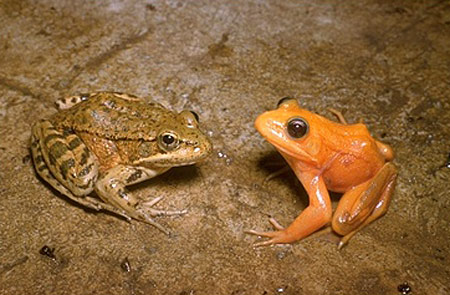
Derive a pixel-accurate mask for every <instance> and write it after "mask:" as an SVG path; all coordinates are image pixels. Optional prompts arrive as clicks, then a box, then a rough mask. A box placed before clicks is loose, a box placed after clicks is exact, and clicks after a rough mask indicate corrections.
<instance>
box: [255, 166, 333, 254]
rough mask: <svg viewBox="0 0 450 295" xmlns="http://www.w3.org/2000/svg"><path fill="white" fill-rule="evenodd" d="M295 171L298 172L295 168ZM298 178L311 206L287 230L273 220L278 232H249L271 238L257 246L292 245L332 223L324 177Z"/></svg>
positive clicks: (308, 173)
mask: <svg viewBox="0 0 450 295" xmlns="http://www.w3.org/2000/svg"><path fill="white" fill-rule="evenodd" d="M291 167H293V166H292V165H291ZM293 169H294V171H295V170H296V169H295V167H293ZM297 177H299V179H300V180H301V182H302V183H303V185H304V186H305V189H306V191H307V193H308V196H309V206H308V207H307V208H306V209H305V210H303V212H302V213H301V214H300V215H299V216H298V217H297V218H296V219H295V220H294V222H292V223H291V225H289V226H288V227H287V228H285V229H283V228H282V227H281V226H280V225H279V224H278V223H277V222H276V221H275V220H274V219H271V220H270V222H271V223H272V225H273V226H274V227H275V228H276V229H278V230H277V231H274V232H260V231H255V230H250V231H247V233H250V234H254V235H258V236H263V237H268V238H270V240H267V241H264V242H260V243H256V244H255V246H266V245H271V244H284V243H292V242H295V241H298V240H301V239H303V238H305V237H307V236H309V235H310V234H312V233H314V232H315V231H317V230H318V229H320V228H321V227H323V226H324V225H326V224H327V223H329V222H330V221H331V201H330V197H329V194H328V190H327V188H326V186H325V182H324V180H323V179H322V177H321V176H320V175H318V173H311V172H304V173H298V174H297Z"/></svg>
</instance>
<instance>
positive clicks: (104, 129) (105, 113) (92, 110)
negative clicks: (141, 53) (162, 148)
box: [51, 92, 176, 140]
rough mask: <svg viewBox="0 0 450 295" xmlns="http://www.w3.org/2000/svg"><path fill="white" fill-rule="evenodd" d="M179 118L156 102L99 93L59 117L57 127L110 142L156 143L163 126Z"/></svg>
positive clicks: (53, 118)
mask: <svg viewBox="0 0 450 295" xmlns="http://www.w3.org/2000/svg"><path fill="white" fill-rule="evenodd" d="M175 116H176V115H175V114H174V113H173V112H171V111H169V110H167V109H166V108H164V107H163V106H162V105H160V104H158V103H155V102H147V101H145V100H144V99H141V98H137V97H136V98H133V97H131V96H130V99H124V97H123V95H121V94H117V93H113V92H99V93H96V94H94V95H92V96H90V97H89V99H88V100H86V101H83V102H80V103H78V104H76V105H74V106H73V107H71V108H69V109H66V110H62V111H60V112H59V113H57V114H55V115H54V116H53V117H52V118H51V120H52V122H53V123H54V124H55V126H57V127H60V128H69V129H71V130H73V131H75V132H85V133H90V134H95V135H98V136H101V137H104V138H110V139H136V140H137V139H141V140H153V139H154V138H155V137H156V134H157V132H158V130H159V129H160V128H161V126H162V125H163V124H167V123H169V122H173V121H174V120H175Z"/></svg>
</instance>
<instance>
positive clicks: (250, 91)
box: [0, 0, 450, 295]
mask: <svg viewBox="0 0 450 295" xmlns="http://www.w3.org/2000/svg"><path fill="white" fill-rule="evenodd" d="M310 2H311V1H275V0H273V1H264V0H261V1H245V2H244V1H206V0H204V1H189V2H188V1H160V2H158V1H137V0H136V1H119V0H110V1H56V0H54V1H50V0H42V1H29V0H27V1H16V0H3V1H1V2H0V167H1V169H0V181H1V187H0V196H1V197H0V294H345V295H349V294H358V295H362V294H370V295H373V294H398V291H397V286H398V285H399V284H401V283H403V282H405V281H406V282H408V283H409V285H410V286H411V288H412V291H413V293H412V294H450V290H449V287H448V286H450V279H449V278H450V267H449V264H450V263H449V260H450V246H449V236H450V213H449V212H450V211H449V207H450V198H449V195H450V188H449V179H450V169H449V168H445V167H443V165H444V164H445V163H446V161H447V157H448V155H449V153H450V99H449V97H450V86H449V85H450V63H449V60H450V50H449V48H450V4H449V2H448V1H414V2H413V1H406V0H405V1H396V2H395V3H391V1H376V0H372V1H369V0H366V1H345V2H343V1H316V2H315V3H310ZM95 90H115V91H123V92H129V93H134V94H137V95H140V96H145V97H151V98H153V99H155V100H157V101H159V102H161V103H162V104H164V105H166V106H168V107H169V108H171V109H173V110H177V111H179V110H181V109H183V108H188V109H192V110H194V111H196V112H197V113H198V114H200V116H201V123H202V125H203V126H204V129H205V130H206V131H208V132H209V133H210V134H211V136H212V140H213V142H214V144H215V150H214V154H213V156H212V157H210V158H209V159H208V160H207V161H205V162H203V163H201V164H199V165H197V166H195V167H185V168H177V169H173V170H171V171H169V172H168V173H166V174H165V175H163V176H161V177H158V178H155V179H153V180H150V181H148V182H146V183H143V184H141V185H138V186H137V187H136V190H135V191H136V193H137V194H139V196H141V197H142V198H145V197H150V196H153V195H157V196H165V199H164V201H162V202H161V206H162V207H164V208H185V207H186V208H189V213H188V214H187V215H186V216H184V217H175V218H168V217H165V218H159V219H158V221H160V222H161V223H163V224H165V225H166V226H168V227H170V228H171V230H172V232H173V234H172V235H171V236H166V235H164V234H163V233H161V232H160V231H158V230H157V229H155V228H154V227H151V226H148V225H145V224H142V223H138V222H132V223H131V224H130V223H127V222H126V221H124V220H122V219H120V218H117V217H116V216H113V215H109V214H105V213H94V212H90V211H86V210H84V209H83V208H81V207H79V206H77V205H75V204H74V203H73V202H70V201H69V200H68V199H67V198H64V197H62V196H60V195H58V194H56V193H55V191H53V190H51V189H50V188H49V187H48V186H47V185H45V184H44V183H43V182H42V181H41V180H39V179H38V178H37V177H36V175H35V173H34V170H33V168H32V165H31V162H30V158H29V157H28V154H29V153H28V147H29V137H30V129H31V125H32V123H33V122H35V121H36V120H38V119H40V118H42V117H45V116H48V115H50V114H52V113H54V112H55V111H56V110H55V108H54V107H53V102H54V101H55V100H56V99H57V98H58V97H61V96H65V95H71V94H76V93H80V92H88V91H95ZM283 96H293V97H297V98H298V99H299V100H300V102H301V104H302V105H304V106H305V107H306V108H308V109H311V110H314V111H317V112H319V113H322V114H325V115H327V116H329V113H327V112H326V108H328V107H333V108H336V109H340V110H342V111H343V112H344V114H345V115H346V117H347V119H348V120H349V121H351V122H355V121H357V120H358V119H359V118H364V120H365V122H366V124H367V125H368V126H369V129H370V130H371V131H372V133H373V134H374V136H375V137H377V138H380V139H382V140H383V141H386V142H388V143H390V144H391V145H392V146H393V147H394V149H395V151H396V155H397V156H396V164H397V165H398V167H399V168H400V175H399V179H398V185H397V189H396V192H395V196H394V199H393V201H392V203H391V207H390V210H389V212H388V214H387V215H386V216H385V217H384V218H382V219H380V220H379V221H377V222H375V223H374V224H373V225H371V226H369V227H368V228H366V229H364V230H363V231H362V232H360V233H358V234H357V235H356V236H355V237H354V238H353V239H352V240H351V242H350V244H349V245H348V246H347V247H345V248H344V249H343V250H341V251H338V250H337V249H336V245H335V244H334V243H333V242H332V241H330V240H327V239H323V238H310V239H306V240H304V241H301V242H299V243H295V244H293V245H284V246H275V247H266V248H258V249H253V248H252V243H254V242H255V240H256V239H257V238H256V237H254V236H250V235H246V234H244V233H243V231H244V230H245V229H252V228H255V229H270V226H269V223H268V221H267V219H268V215H273V216H274V217H276V218H277V219H278V220H279V221H280V222H281V223H282V224H285V225H287V224H289V223H290V222H291V221H292V220H293V219H294V218H295V217H296V216H297V215H298V214H299V212H300V211H301V210H302V209H304V208H305V206H306V205H307V196H306V195H305V192H304V190H303V189H302V186H301V184H300V183H299V182H298V181H297V180H296V178H295V177H294V175H293V174H292V173H291V174H285V175H283V176H282V177H278V178H276V179H274V180H272V181H270V182H268V183H267V184H265V185H263V180H264V178H265V177H266V176H267V175H268V174H269V173H270V172H271V171H273V169H272V168H267V167H266V166H267V164H270V163H271V162H276V163H278V162H280V161H281V160H280V157H279V156H278V155H277V153H276V152H275V151H274V149H273V147H272V146H270V144H268V143H267V142H265V141H264V140H263V139H262V138H261V136H259V135H258V134H257V132H256V131H255V129H254V128H253V120H254V119H255V117H256V116H257V115H258V114H260V113H261V112H263V111H264V110H267V109H271V108H273V107H274V106H275V104H276V102H277V101H278V100H279V98H280V97H283ZM329 117H331V116H329ZM224 154H225V155H226V156H227V157H224V156H223V155H224ZM337 200H338V198H334V203H336V202H337ZM44 245H47V246H49V247H51V248H55V250H54V255H55V257H56V260H52V259H51V258H49V257H46V256H43V255H41V254H39V250H40V249H41V248H42V247H43V246H44ZM125 259H128V261H129V265H130V267H131V271H130V272H125V271H124V270H123V267H121V265H122V264H123V263H124V261H125Z"/></svg>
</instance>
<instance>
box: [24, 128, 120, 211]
mask: <svg viewBox="0 0 450 295" xmlns="http://www.w3.org/2000/svg"><path fill="white" fill-rule="evenodd" d="M31 154H32V158H33V162H34V166H35V169H36V172H37V173H38V174H39V176H40V177H41V178H42V179H44V180H45V181H46V182H47V183H49V184H50V185H51V186H52V187H53V188H54V189H56V190H57V191H59V192H60V193H61V194H63V195H65V196H67V197H68V198H70V199H71V200H73V201H75V202H77V203H79V204H81V205H83V206H85V207H88V208H91V209H94V210H97V211H98V210H102V209H103V210H107V211H111V212H113V213H115V214H118V215H120V216H123V217H126V218H128V219H129V217H128V216H127V215H126V214H125V213H124V212H123V210H120V209H118V208H116V207H114V206H112V205H110V204H106V203H104V202H102V201H100V200H98V199H96V198H92V197H89V196H88V194H89V193H91V192H92V191H93V187H94V183H95V181H96V179H97V175H98V166H97V161H96V159H95V156H94V155H93V154H92V153H90V152H89V150H88V149H87V148H86V146H85V145H84V143H83V142H82V141H81V140H80V138H79V137H78V136H76V135H75V134H72V133H69V134H64V132H59V131H58V130H56V129H55V128H54V126H53V125H52V124H51V122H49V121H46V120H43V121H40V122H38V123H36V124H35V125H34V126H33V129H32V134H31Z"/></svg>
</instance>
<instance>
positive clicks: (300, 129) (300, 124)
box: [287, 118, 308, 138]
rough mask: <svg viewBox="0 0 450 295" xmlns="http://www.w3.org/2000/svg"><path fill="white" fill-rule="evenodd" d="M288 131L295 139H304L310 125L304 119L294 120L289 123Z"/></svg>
mask: <svg viewBox="0 0 450 295" xmlns="http://www.w3.org/2000/svg"><path fill="white" fill-rule="evenodd" d="M287 131H288V133H289V135H290V136H292V137H293V138H302V137H303V136H305V134H306V132H308V123H306V121H305V120H304V119H302V118H294V119H291V120H290V121H289V122H288V126H287Z"/></svg>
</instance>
